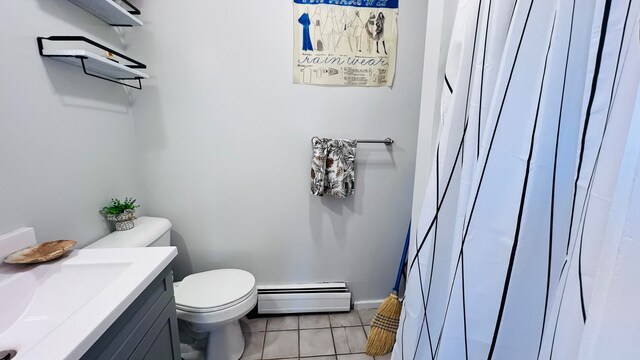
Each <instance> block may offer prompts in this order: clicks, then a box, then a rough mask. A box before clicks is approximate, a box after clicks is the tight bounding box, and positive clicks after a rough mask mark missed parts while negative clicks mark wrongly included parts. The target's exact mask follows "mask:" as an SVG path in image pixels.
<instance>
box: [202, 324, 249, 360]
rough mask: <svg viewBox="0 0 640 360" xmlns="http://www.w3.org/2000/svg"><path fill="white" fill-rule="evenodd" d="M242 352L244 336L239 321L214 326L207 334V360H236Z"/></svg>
mask: <svg viewBox="0 0 640 360" xmlns="http://www.w3.org/2000/svg"><path fill="white" fill-rule="evenodd" d="M243 352H244V336H243V335H242V330H241V329H240V321H238V320H235V321H232V322H228V323H226V324H222V325H220V326H216V327H215V328H214V329H213V330H212V331H210V332H209V340H208V341H207V360H238V359H240V357H241V356H242V353H243Z"/></svg>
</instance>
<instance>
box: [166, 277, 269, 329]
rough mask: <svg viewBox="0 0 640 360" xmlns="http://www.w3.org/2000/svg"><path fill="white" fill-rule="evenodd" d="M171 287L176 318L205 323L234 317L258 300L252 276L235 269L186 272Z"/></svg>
mask: <svg viewBox="0 0 640 360" xmlns="http://www.w3.org/2000/svg"><path fill="white" fill-rule="evenodd" d="M174 288H175V302H176V312H177V314H178V318H179V319H182V320H186V321H189V322H191V323H195V324H202V325H205V326H206V325H210V326H213V325H216V324H221V323H225V322H229V321H234V320H237V319H239V318H240V317H242V316H244V315H245V314H246V313H248V312H249V311H251V309H253V307H254V306H255V305H256V303H257V301H258V290H257V289H256V281H255V278H254V277H253V275H252V274H251V273H249V272H246V271H244V270H238V269H220V270H211V271H205V272H201V273H197V274H193V275H189V276H187V277H186V278H184V280H182V282H180V283H176V284H175V285H174Z"/></svg>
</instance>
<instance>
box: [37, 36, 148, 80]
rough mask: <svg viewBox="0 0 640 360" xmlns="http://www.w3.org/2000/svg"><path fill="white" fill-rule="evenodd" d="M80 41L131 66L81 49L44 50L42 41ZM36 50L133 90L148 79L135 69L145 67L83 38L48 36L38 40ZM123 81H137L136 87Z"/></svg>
mask: <svg viewBox="0 0 640 360" xmlns="http://www.w3.org/2000/svg"><path fill="white" fill-rule="evenodd" d="M45 40H46V41H69V42H72V41H81V42H85V43H87V44H90V45H92V46H94V47H97V48H99V49H102V50H104V51H108V52H110V53H112V54H114V55H116V56H117V57H118V60H126V61H127V62H129V63H131V65H125V64H121V63H119V62H115V61H113V60H109V59H107V58H106V57H104V56H100V55H97V54H94V53H93V52H91V51H88V50H83V49H44V46H43V41H45ZM38 49H39V51H40V55H42V56H46V57H51V58H53V59H56V60H59V61H62V62H65V63H68V64H71V65H75V66H79V67H81V68H82V69H83V70H84V73H85V74H87V75H89V76H93V77H96V78H99V79H102V80H107V81H111V82H115V83H118V84H121V85H124V86H128V87H132V88H134V89H138V90H140V89H142V83H141V81H140V80H141V79H148V78H149V75H147V74H145V73H143V72H142V71H139V70H137V69H146V67H147V66H146V65H144V64H143V63H141V62H139V61H136V60H133V59H131V58H129V57H127V56H125V55H123V54H120V53H118V52H116V51H114V50H112V49H109V48H108V47H106V46H104V45H101V44H98V43H96V42H95V41H93V40H89V39H87V38H85V37H83V36H50V37H47V38H45V37H39V38H38ZM125 80H137V81H138V86H133V85H130V84H128V83H126V82H124V81H125Z"/></svg>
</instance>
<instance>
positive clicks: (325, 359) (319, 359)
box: [303, 355, 336, 360]
mask: <svg viewBox="0 0 640 360" xmlns="http://www.w3.org/2000/svg"><path fill="white" fill-rule="evenodd" d="M303 359H304V360H336V356H335V355H331V356H314V357H306V358H303Z"/></svg>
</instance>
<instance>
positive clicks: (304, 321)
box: [300, 315, 330, 329]
mask: <svg viewBox="0 0 640 360" xmlns="http://www.w3.org/2000/svg"><path fill="white" fill-rule="evenodd" d="M329 326H330V323H329V315H301V316H300V329H321V328H328V327H329Z"/></svg>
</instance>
